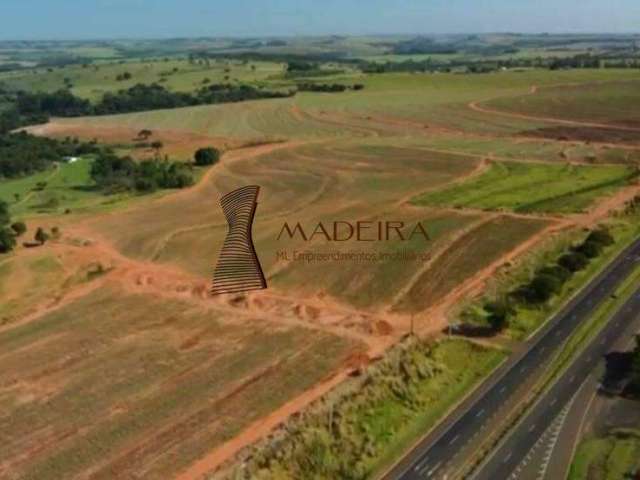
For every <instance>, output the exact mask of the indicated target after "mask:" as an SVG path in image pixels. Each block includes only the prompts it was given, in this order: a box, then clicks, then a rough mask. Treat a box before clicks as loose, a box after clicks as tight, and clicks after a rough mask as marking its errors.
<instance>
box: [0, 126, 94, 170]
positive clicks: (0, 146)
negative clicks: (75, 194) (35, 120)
mask: <svg viewBox="0 0 640 480" xmlns="http://www.w3.org/2000/svg"><path fill="white" fill-rule="evenodd" d="M98 151H100V147H99V146H98V145H97V144H96V143H95V142H80V141H79V140H77V139H70V138H67V139H65V140H55V139H52V138H46V137H36V136H34V135H30V134H28V133H26V132H18V133H13V134H9V133H5V134H2V133H0V179H2V178H15V177H21V176H25V175H31V174H33V173H35V172H38V171H42V170H46V169H47V168H49V167H50V166H51V165H52V164H53V162H59V161H61V160H62V159H63V158H64V157H77V156H82V155H88V154H94V153H97V152H98Z"/></svg>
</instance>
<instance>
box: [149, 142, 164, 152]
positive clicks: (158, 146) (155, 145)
mask: <svg viewBox="0 0 640 480" xmlns="http://www.w3.org/2000/svg"><path fill="white" fill-rule="evenodd" d="M162 147H164V144H163V143H162V142H161V141H160V140H156V141H154V142H151V148H153V149H154V150H155V151H156V155H157V154H158V153H160V150H162Z"/></svg>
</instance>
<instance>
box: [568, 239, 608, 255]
mask: <svg viewBox="0 0 640 480" xmlns="http://www.w3.org/2000/svg"><path fill="white" fill-rule="evenodd" d="M575 251H576V252H578V253H582V254H583V255H584V256H585V257H587V258H596V257H597V256H598V255H600V254H601V253H602V244H601V243H598V242H595V241H592V240H589V239H587V240H586V241H585V242H584V243H582V244H581V245H579V246H578V247H576V248H575Z"/></svg>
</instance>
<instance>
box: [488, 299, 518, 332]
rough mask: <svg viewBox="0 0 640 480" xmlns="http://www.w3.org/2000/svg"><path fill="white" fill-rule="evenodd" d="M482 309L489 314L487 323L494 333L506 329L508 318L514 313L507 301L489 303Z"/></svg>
mask: <svg viewBox="0 0 640 480" xmlns="http://www.w3.org/2000/svg"><path fill="white" fill-rule="evenodd" d="M484 309H485V311H486V312H487V313H488V314H489V316H488V317H487V321H488V322H489V325H491V328H492V329H493V330H494V331H495V332H501V331H502V330H504V329H505V328H506V327H508V326H509V317H510V316H511V315H513V313H514V311H513V308H512V307H511V305H510V304H509V303H508V301H507V300H496V301H495V302H489V303H487V304H486V305H485V306H484Z"/></svg>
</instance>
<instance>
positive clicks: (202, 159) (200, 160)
mask: <svg viewBox="0 0 640 480" xmlns="http://www.w3.org/2000/svg"><path fill="white" fill-rule="evenodd" d="M193 159H194V161H195V164H196V165H198V166H204V165H213V164H215V163H218V161H219V160H220V151H219V150H217V149H215V148H213V147H206V148H199V149H198V150H196V153H195V154H194V156H193Z"/></svg>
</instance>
